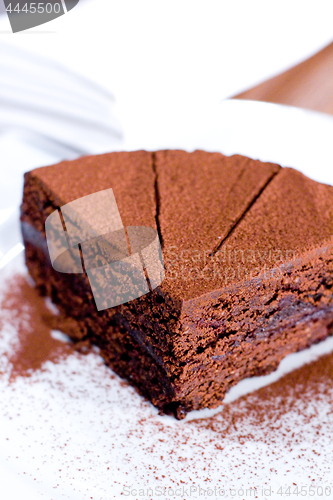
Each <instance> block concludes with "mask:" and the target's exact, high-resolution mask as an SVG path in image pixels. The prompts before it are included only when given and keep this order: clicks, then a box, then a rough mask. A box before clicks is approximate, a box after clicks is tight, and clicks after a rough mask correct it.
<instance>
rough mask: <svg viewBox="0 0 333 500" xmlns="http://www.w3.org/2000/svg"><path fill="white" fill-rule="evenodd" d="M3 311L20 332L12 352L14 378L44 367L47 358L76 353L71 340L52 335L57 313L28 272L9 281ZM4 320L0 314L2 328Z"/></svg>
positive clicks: (11, 361) (12, 374)
mask: <svg viewBox="0 0 333 500" xmlns="http://www.w3.org/2000/svg"><path fill="white" fill-rule="evenodd" d="M1 315H2V316H3V317H4V316H6V318H7V321H9V323H10V324H11V325H12V326H13V327H14V328H15V330H16V332H17V335H18V339H17V340H18V342H17V343H15V345H14V349H13V352H10V353H8V356H9V362H10V364H11V365H12V368H11V380H14V379H15V378H16V377H18V376H25V377H26V376H30V375H31V374H32V373H33V372H34V371H36V370H41V369H43V365H44V363H45V362H46V361H52V362H54V363H57V362H58V361H60V360H61V359H64V358H65V357H67V356H68V355H70V354H72V353H73V348H72V346H71V344H70V343H69V342H68V343H66V342H62V341H60V340H56V339H55V338H53V337H52V334H51V332H52V327H53V325H54V324H55V316H54V315H53V313H52V312H51V311H50V310H49V309H48V308H47V306H46V304H45V300H44V298H43V297H40V295H39V294H38V292H37V291H36V289H35V288H33V287H32V286H31V285H30V284H29V283H28V281H27V280H26V278H25V277H24V276H21V275H16V276H13V277H12V278H11V279H10V281H9V282H8V285H7V287H6V292H5V296H4V299H3V301H2V304H1ZM1 323H3V318H1V317H0V329H1Z"/></svg>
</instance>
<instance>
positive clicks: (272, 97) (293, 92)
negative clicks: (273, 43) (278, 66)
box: [234, 43, 333, 114]
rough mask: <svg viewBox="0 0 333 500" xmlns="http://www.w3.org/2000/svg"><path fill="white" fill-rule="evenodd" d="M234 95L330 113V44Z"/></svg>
mask: <svg viewBox="0 0 333 500" xmlns="http://www.w3.org/2000/svg"><path fill="white" fill-rule="evenodd" d="M234 97H235V98H236V99H250V100H255V101H265V102H275V103H279V104H289V105H291V106H297V107H300V108H307V109H313V110H315V111H321V112H323V113H330V114H333V43H331V44H330V45H328V46H327V47H325V48H324V49H323V50H321V51H320V52H318V53H317V54H316V55H314V56H313V57H311V58H310V59H307V60H306V61H304V62H302V63H301V64H298V65H297V66H295V67H293V68H291V69H289V70H288V71H285V72H284V73H282V74H280V75H278V76H276V77H274V78H272V79H270V80H268V81H266V82H264V83H261V84H260V85H258V86H257V87H254V88H252V89H249V90H247V91H246V92H242V93H241V94H239V95H237V96H234Z"/></svg>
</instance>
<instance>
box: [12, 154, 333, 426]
mask: <svg viewBox="0 0 333 500" xmlns="http://www.w3.org/2000/svg"><path fill="white" fill-rule="evenodd" d="M110 188H112V190H113V193H114V196H115V200H116V202H117V206H118V209H119V213H120V216H121V220H122V223H123V225H124V227H128V226H148V227H151V228H154V229H155V230H156V231H158V233H159V237H160V242H161V244H162V250H163V260H164V265H165V279H164V281H163V282H162V283H161V284H160V285H159V286H157V287H156V288H155V289H154V290H153V291H151V292H150V293H146V294H145V295H143V296H141V297H139V298H136V299H134V300H131V301H130V302H128V303H125V304H122V305H118V306H116V307H112V308H109V309H105V310H97V308H96V305H95V301H94V297H93V294H92V289H91V286H90V283H89V279H88V276H87V274H86V273H83V272H82V273H78V274H75V273H73V274H66V273H60V272H58V271H55V270H54V269H53V267H52V265H51V262H50V258H49V253H48V248H47V244H46V238H45V221H46V219H47V218H48V216H49V215H50V214H51V213H53V212H54V211H56V210H58V209H59V208H61V207H62V206H63V205H66V204H68V203H71V202H73V201H74V200H77V199H79V198H82V197H84V196H87V195H90V194H93V193H96V192H98V191H102V190H107V189H110ZM21 220H22V232H23V237H24V243H25V248H26V262H27V266H28V269H29V271H30V274H31V275H32V277H33V278H34V280H35V282H36V285H37V287H38V289H39V290H40V292H41V293H43V294H45V295H48V296H50V297H51V298H52V300H53V301H54V303H55V304H56V305H57V306H58V308H59V310H60V313H61V320H62V329H63V330H64V331H65V332H66V333H68V334H69V335H70V336H71V337H72V338H73V339H75V340H78V341H89V342H92V343H94V344H96V345H97V346H98V347H99V348H100V352H101V354H102V356H103V357H104V359H105V361H106V363H107V364H108V365H109V366H111V367H112V368H113V369H114V370H115V371H116V372H117V373H119V374H120V375H121V376H123V377H126V378H127V379H129V380H130V381H131V382H132V383H133V384H134V385H135V386H136V387H137V388H138V390H139V391H140V392H141V394H143V395H145V396H146V397H148V398H149V399H150V400H151V401H152V403H153V404H154V405H155V406H157V407H158V408H159V409H160V410H161V411H163V412H165V413H170V414H174V415H176V417H177V418H183V417H184V416H185V415H186V413H187V412H188V411H190V410H197V409H200V408H205V407H210V408H212V407H216V406H218V405H219V404H220V403H221V402H222V400H223V398H224V395H225V393H226V392H227V391H228V390H229V389H230V388H231V387H232V386H233V385H235V384H236V383H237V382H239V381H240V380H241V379H243V378H245V377H249V376H253V375H258V374H266V373H269V372H270V371H272V370H274V369H276V368H277V366H278V364H279V362H280V361H281V359H282V358H283V357H284V356H286V355H287V354H289V353H291V352H295V351H298V350H300V349H304V348H305V347H308V346H310V345H311V344H312V343H314V342H318V341H320V340H322V339H324V338H326V337H327V336H328V335H329V334H330V333H331V332H332V329H333V292H332V287H333V250H332V243H333V238H332V234H333V187H331V186H326V185H322V184H318V183H316V182H314V181H311V180H310V179H308V178H306V177H305V176H303V175H302V174H300V173H299V172H297V171H295V170H293V169H287V168H284V169H282V168H280V167H279V166H278V165H274V164H270V163H262V162H259V161H255V160H251V159H249V158H245V157H242V156H238V155H236V156H232V157H226V156H223V155H221V154H219V153H207V152H203V151H196V152H194V153H186V152H184V151H158V152H156V153H149V152H145V151H136V152H127V153H110V154H107V155H101V156H94V157H84V158H81V159H79V160H76V161H72V162H62V163H60V164H58V165H54V166H51V167H44V168H39V169H36V170H34V171H32V172H28V173H27V174H26V175H25V186H24V197H23V204H22V216H21Z"/></svg>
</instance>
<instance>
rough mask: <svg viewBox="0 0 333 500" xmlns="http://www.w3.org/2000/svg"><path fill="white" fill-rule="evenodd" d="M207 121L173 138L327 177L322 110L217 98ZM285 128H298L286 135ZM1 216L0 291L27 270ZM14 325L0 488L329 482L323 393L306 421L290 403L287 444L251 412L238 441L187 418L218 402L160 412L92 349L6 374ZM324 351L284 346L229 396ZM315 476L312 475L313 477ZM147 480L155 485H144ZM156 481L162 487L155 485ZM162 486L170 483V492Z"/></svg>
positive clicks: (156, 490) (85, 494) (96, 491)
mask: <svg viewBox="0 0 333 500" xmlns="http://www.w3.org/2000/svg"><path fill="white" fill-rule="evenodd" d="M253 117H256V120H254V119H253ZM205 130H206V132H205ZM205 130H201V132H200V131H199V130H197V133H198V135H197V137H196V138H195V139H193V137H192V138H190V137H189V135H188V136H187V138H186V137H185V136H184V137H183V142H182V141H181V140H179V141H178V143H177V144H175V145H176V146H177V147H181V144H183V147H184V148H187V149H193V148H195V147H201V148H202V147H206V149H208V150H221V151H222V152H226V153H227V154H230V153H233V152H241V153H243V154H252V156H255V157H259V158H261V159H264V160H270V161H278V162H282V163H283V164H285V165H289V166H295V167H300V166H302V165H304V170H305V171H306V173H307V174H308V175H310V177H313V178H317V179H320V180H322V181H325V180H326V181H327V182H332V170H331V169H330V168H327V167H331V166H332V165H333V161H332V160H333V152H332V147H331V145H330V143H329V142H328V137H329V136H330V137H332V136H333V135H332V134H333V119H332V118H330V117H326V116H323V115H319V114H314V113H310V112H304V111H300V110H294V109H292V108H285V107H282V106H273V105H264V104H253V103H246V102H245V103H239V102H235V103H231V102H226V103H224V104H223V105H221V108H220V109H219V110H218V112H215V118H213V117H211V118H210V121H209V122H207V123H206V125H205ZM292 131H298V132H297V133H296V132H295V133H294V135H293V136H292V137H291V139H290V135H289V134H291V132H292ZM199 132H200V134H199ZM204 132H205V133H204ZM299 134H301V136H300V135H299ZM289 139H290V140H289ZM191 141H192V143H191ZM157 143H158V141H156V143H155V144H153V142H152V141H151V144H150V146H152V147H154V146H155V145H157V146H158V147H168V146H170V145H172V144H171V141H170V144H165V143H164V144H163V143H162V141H160V142H159V143H158V144H157ZM141 146H147V144H141ZM148 146H149V145H148ZM317 154H318V155H319V158H320V160H319V161H317V160H316V155H317ZM309 159H310V160H309ZM7 216H8V218H7V222H4V223H3V224H2V225H0V242H1V243H0V245H2V246H0V251H2V252H3V254H4V255H3V257H2V259H1V260H0V268H2V269H1V270H0V283H1V291H2V293H3V291H4V289H5V287H6V281H7V280H8V279H11V277H12V276H13V275H14V274H17V273H20V274H22V273H23V274H24V273H25V272H26V270H25V267H24V264H23V253H22V252H19V251H20V249H21V247H20V244H21V241H20V236H19V232H18V214H17V213H16V214H15V213H14V212H13V213H10V212H8V213H7ZM1 249H2V250H1ZM10 252H12V254H11V253H10ZM15 253H16V254H17V255H16V256H15ZM11 257H12V258H11ZM16 336H17V333H16V331H15V329H13V328H12V327H11V326H10V324H9V323H8V324H5V325H4V326H3V328H2V331H1V336H0V371H2V372H4V373H5V375H3V376H2V377H0V391H1V398H0V415H1V416H0V477H1V482H0V492H1V498H6V499H7V498H8V499H10V500H16V499H17V500H18V499H19V500H21V499H22V498H24V499H25V500H28V499H34V500H37V499H39V498H44V499H47V500H58V499H59V500H60V499H64V498H65V499H70V500H75V499H80V500H85V499H91V498H93V499H102V500H106V499H111V498H117V499H119V498H122V497H124V496H129V498H145V499H147V498H186V499H187V498H189V499H190V498H203V494H201V495H199V493H198V488H199V487H200V488H202V489H204V488H206V489H207V488H208V487H211V488H212V490H214V488H215V487H217V488H224V490H225V492H226V493H225V495H224V497H226V496H228V497H230V498H246V496H244V495H245V493H242V488H243V489H244V488H245V489H246V488H254V487H257V488H258V489H257V494H258V498H265V492H263V491H262V487H265V485H266V486H269V487H271V488H272V489H273V491H274V492H275V493H272V494H271V495H269V498H281V496H279V495H277V493H276V492H277V490H278V487H279V486H283V487H287V486H288V485H290V486H292V484H293V482H294V483H297V484H298V485H299V486H301V485H304V486H305V487H306V488H308V487H310V486H311V485H315V486H316V487H317V486H319V485H323V484H324V485H326V484H328V483H329V480H330V469H329V465H327V464H330V463H331V462H332V459H333V451H332V447H331V446H328V442H327V440H328V436H329V435H330V434H331V433H332V430H333V429H332V424H331V423H330V419H328V418H327V414H328V413H329V411H330V410H331V408H330V407H329V405H328V402H327V401H326V400H323V401H321V403H320V404H319V403H318V401H317V400H316V401H315V400H314V402H313V403H314V404H316V409H317V414H316V415H315V416H312V420H310V423H309V422H308V424H304V422H303V420H302V416H300V415H299V413H298V408H297V405H296V406H295V407H292V408H291V409H290V410H289V411H288V412H287V414H286V415H285V418H284V422H283V425H284V426H285V427H286V428H288V427H289V428H290V427H291V428H292V429H293V430H294V433H293V436H290V439H289V445H288V448H286V449H285V446H286V442H285V440H284V438H283V433H281V429H280V431H278V432H277V434H276V435H275V436H273V437H274V439H273V438H269V439H268V440H267V439H262V437H261V436H262V429H261V428H260V426H259V427H258V426H254V425H253V423H251V422H249V424H248V428H247V430H248V432H249V433H252V435H253V436H254V437H253V438H251V439H249V438H244V442H240V441H239V435H238V433H237V432H236V431H235V435H233V434H232V433H231V434H229V435H228V437H226V438H225V439H224V440H223V441H221V438H220V437H219V435H218V434H217V433H215V432H213V431H212V430H210V429H209V428H205V426H204V425H201V424H198V425H197V424H193V423H189V420H190V419H195V418H198V417H203V418H208V417H209V415H211V414H212V413H216V411H215V412H209V411H206V410H204V411H203V412H199V413H198V412H194V413H193V414H191V415H190V416H189V417H188V418H187V419H186V421H182V422H177V421H175V420H174V419H172V418H171V417H160V416H158V415H157V411H156V409H155V408H154V407H152V405H150V404H149V403H148V402H145V401H144V400H143V399H142V398H141V397H140V396H138V395H137V394H136V392H135V391H134V389H132V388H131V387H130V386H127V385H123V384H122V383H121V380H120V379H119V378H118V377H117V376H114V375H112V372H111V371H110V370H109V369H107V368H106V367H105V366H104V365H103V362H102V361H101V359H100V357H99V356H98V354H97V353H96V354H89V355H88V356H83V355H79V354H75V355H73V356H71V357H69V358H67V359H66V360H65V361H63V362H61V363H59V364H52V363H50V362H49V363H48V364H47V365H46V366H45V370H44V371H43V372H35V373H34V374H33V375H32V376H31V377H30V378H19V379H17V380H16V382H14V383H12V384H9V383H8V380H7V378H6V373H8V363H7V361H6V358H5V356H4V355H3V352H4V351H5V349H6V348H8V346H10V345H11V344H12V343H13V342H15V338H16ZM332 350H333V339H328V340H327V341H325V342H323V343H321V344H318V345H316V346H313V347H312V348H311V349H309V350H307V351H303V352H302V353H299V354H297V355H292V356H289V357H287V358H285V360H284V361H283V362H282V363H281V365H280V367H279V369H278V371H277V372H275V373H274V374H271V375H270V376H268V377H260V378H255V379H251V380H246V381H243V382H242V383H241V384H238V386H237V387H235V388H234V389H232V391H230V393H229V394H228V395H227V399H226V400H227V401H232V400H234V399H235V398H237V397H239V396H240V395H242V394H246V393H248V392H250V391H253V390H254V389H256V388H258V387H261V386H263V385H266V384H268V383H270V382H272V381H273V380H275V379H277V378H278V377H280V376H281V375H282V374H283V373H286V372H288V371H290V370H292V369H293V368H295V367H297V366H300V365H301V364H304V363H305V362H307V361H310V360H312V359H316V358H317V357H318V356H319V355H320V354H323V353H325V352H331V351H332ZM310 406H311V405H310ZM301 432H302V434H301ZM316 433H317V434H316ZM299 435H302V441H301V442H300V441H299V440H298V437H299ZM242 443H243V444H242ZM221 447H222V448H223V451H222V450H221V449H220V448H221ZM312 450H314V452H313V451H312ZM298 457H299V458H298ZM311 466H312V469H311ZM313 478H314V479H315V482H314V483H313V482H310V481H312V479H313ZM320 478H321V479H320ZM177 483H178V484H179V485H180V488H181V487H182V486H184V487H185V491H184V492H183V491H182V490H181V489H177V491H176V485H177ZM124 486H126V488H125V489H124ZM190 487H192V490H190ZM147 488H152V489H153V494H152V492H147ZM162 488H167V490H166V491H165V492H164V493H163V492H162ZM168 488H173V494H172V491H171V490H169V489H168ZM194 488H197V490H196V491H195V490H194ZM230 488H235V490H231V489H230ZM140 489H144V491H143V492H140ZM135 491H136V492H135ZM129 492H130V494H129V495H127V493H129ZM121 493H123V496H121ZM141 493H143V494H141ZM266 496H267V495H266ZM211 498H221V496H215V495H212V496H211ZM222 498H223V496H222ZM252 498H253V496H252ZM282 498H283V497H282Z"/></svg>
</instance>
